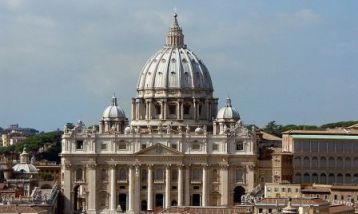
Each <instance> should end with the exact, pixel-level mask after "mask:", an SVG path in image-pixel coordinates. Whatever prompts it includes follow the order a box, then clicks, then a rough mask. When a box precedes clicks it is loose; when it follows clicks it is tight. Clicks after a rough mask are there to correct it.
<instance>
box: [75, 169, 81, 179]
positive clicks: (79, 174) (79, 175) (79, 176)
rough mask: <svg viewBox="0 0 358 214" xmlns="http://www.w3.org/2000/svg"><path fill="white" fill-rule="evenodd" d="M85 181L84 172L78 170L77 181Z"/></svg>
mask: <svg viewBox="0 0 358 214" xmlns="http://www.w3.org/2000/svg"><path fill="white" fill-rule="evenodd" d="M82 180H83V170H82V169H77V170H76V181H82Z"/></svg>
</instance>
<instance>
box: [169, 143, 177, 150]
mask: <svg viewBox="0 0 358 214" xmlns="http://www.w3.org/2000/svg"><path fill="white" fill-rule="evenodd" d="M170 147H171V148H172V149H177V148H178V145H177V144H176V143H172V144H171V145H170Z"/></svg>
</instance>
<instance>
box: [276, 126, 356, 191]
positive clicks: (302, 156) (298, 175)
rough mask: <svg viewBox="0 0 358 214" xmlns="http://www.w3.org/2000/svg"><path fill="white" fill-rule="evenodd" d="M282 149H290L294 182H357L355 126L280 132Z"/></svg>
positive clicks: (287, 150) (285, 150) (288, 150)
mask: <svg viewBox="0 0 358 214" xmlns="http://www.w3.org/2000/svg"><path fill="white" fill-rule="evenodd" d="M282 150H283V152H292V153H293V182H294V183H321V184H348V185H349V184H358V168H357V167H356V166H357V165H358V130H357V129H354V126H352V127H351V128H346V129H343V128H340V129H329V130H325V131H308V130H291V131H287V132H284V133H283V136H282Z"/></svg>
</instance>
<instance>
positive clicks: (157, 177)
mask: <svg viewBox="0 0 358 214" xmlns="http://www.w3.org/2000/svg"><path fill="white" fill-rule="evenodd" d="M163 180H164V170H163V168H157V169H155V171H154V181H163Z"/></svg>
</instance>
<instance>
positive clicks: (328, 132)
mask: <svg viewBox="0 0 358 214" xmlns="http://www.w3.org/2000/svg"><path fill="white" fill-rule="evenodd" d="M283 134H323V135H358V130H354V129H348V128H346V129H344V128H337V129H327V130H289V131H285V132H283Z"/></svg>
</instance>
